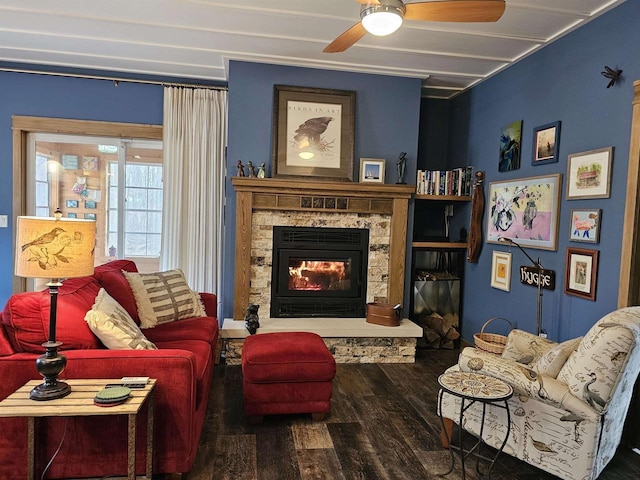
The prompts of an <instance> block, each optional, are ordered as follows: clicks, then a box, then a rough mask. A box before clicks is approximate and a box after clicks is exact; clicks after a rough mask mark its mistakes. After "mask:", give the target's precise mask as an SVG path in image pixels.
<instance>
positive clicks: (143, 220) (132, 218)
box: [124, 211, 147, 233]
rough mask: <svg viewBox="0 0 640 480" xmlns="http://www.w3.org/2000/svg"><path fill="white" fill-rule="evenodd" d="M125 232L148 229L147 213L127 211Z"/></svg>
mask: <svg viewBox="0 0 640 480" xmlns="http://www.w3.org/2000/svg"><path fill="white" fill-rule="evenodd" d="M125 217H126V218H125V221H124V223H125V225H124V230H125V232H127V233H129V232H135V233H138V232H146V231H147V213H146V212H132V211H127V213H126V215H125Z"/></svg>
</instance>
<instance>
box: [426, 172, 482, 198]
mask: <svg viewBox="0 0 640 480" xmlns="http://www.w3.org/2000/svg"><path fill="white" fill-rule="evenodd" d="M472 178H473V167H460V168H454V169H453V170H418V175H417V178H416V193H417V194H421V195H453V196H461V197H465V196H470V195H471V189H472V185H473V182H472Z"/></svg>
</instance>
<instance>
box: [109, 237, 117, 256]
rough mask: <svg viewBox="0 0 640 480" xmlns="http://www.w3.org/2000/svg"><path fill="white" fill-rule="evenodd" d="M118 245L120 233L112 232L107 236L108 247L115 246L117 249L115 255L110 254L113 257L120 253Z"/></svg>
mask: <svg viewBox="0 0 640 480" xmlns="http://www.w3.org/2000/svg"><path fill="white" fill-rule="evenodd" d="M116 245H118V234H117V233H110V234H109V235H108V237H107V248H108V249H111V247H113V248H114V250H115V252H114V255H110V256H111V257H116V256H117V255H118V251H117V248H116Z"/></svg>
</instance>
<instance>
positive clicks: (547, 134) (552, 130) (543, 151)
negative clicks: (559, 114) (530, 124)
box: [531, 121, 560, 165]
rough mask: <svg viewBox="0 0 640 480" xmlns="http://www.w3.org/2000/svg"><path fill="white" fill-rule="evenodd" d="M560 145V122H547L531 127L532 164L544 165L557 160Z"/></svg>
mask: <svg viewBox="0 0 640 480" xmlns="http://www.w3.org/2000/svg"><path fill="white" fill-rule="evenodd" d="M559 147H560V122H559V121H558V122H552V123H547V124H546V125H540V126H539V127H536V128H534V129H533V157H532V161H531V164H532V165H544V164H545V163H555V162H557V161H558V149H559Z"/></svg>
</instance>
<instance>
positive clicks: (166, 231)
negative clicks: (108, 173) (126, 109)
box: [160, 87, 227, 299]
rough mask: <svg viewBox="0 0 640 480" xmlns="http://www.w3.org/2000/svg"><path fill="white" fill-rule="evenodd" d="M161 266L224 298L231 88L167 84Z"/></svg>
mask: <svg viewBox="0 0 640 480" xmlns="http://www.w3.org/2000/svg"><path fill="white" fill-rule="evenodd" d="M163 132H164V133H163V142H164V162H163V188H164V192H163V198H164V205H163V220H162V222H163V223H162V227H163V228H162V232H163V234H162V253H161V255H160V266H161V268H162V270H169V269H173V268H180V269H181V270H182V271H184V273H185V276H186V278H187V281H188V283H189V286H190V287H191V288H192V289H193V290H195V291H199V292H212V293H216V294H217V295H218V299H221V298H222V296H221V294H220V293H221V292H220V291H219V290H220V273H221V268H222V238H223V220H224V219H223V214H224V179H225V158H224V157H225V148H226V144H227V92H226V91H219V90H212V89H192V88H178V87H166V88H165V90H164V125H163Z"/></svg>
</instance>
